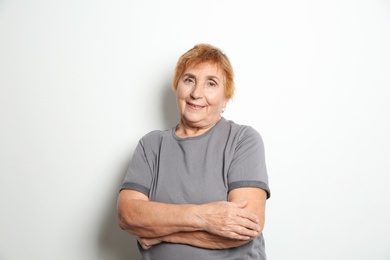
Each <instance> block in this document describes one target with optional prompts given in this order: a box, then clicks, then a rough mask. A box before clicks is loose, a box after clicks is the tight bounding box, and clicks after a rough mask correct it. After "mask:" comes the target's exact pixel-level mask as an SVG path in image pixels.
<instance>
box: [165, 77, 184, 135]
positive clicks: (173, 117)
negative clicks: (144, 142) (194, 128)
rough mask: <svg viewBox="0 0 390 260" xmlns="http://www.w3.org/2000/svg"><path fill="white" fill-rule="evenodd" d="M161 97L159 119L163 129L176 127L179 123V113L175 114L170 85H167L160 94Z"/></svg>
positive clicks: (174, 99)
mask: <svg viewBox="0 0 390 260" xmlns="http://www.w3.org/2000/svg"><path fill="white" fill-rule="evenodd" d="M161 96H162V103H161V104H162V107H161V112H162V114H161V117H162V118H163V119H164V120H163V123H164V125H163V127H164V129H168V128H171V127H173V126H176V125H177V124H178V123H179V122H180V117H179V113H178V112H177V105H176V95H175V92H173V90H172V88H171V84H170V83H167V84H166V85H165V87H164V88H163V91H162V93H161Z"/></svg>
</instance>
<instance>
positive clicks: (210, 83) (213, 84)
mask: <svg viewBox="0 0 390 260" xmlns="http://www.w3.org/2000/svg"><path fill="white" fill-rule="evenodd" d="M207 85H208V86H209V87H215V86H217V84H215V82H214V81H209V82H208V84H207Z"/></svg>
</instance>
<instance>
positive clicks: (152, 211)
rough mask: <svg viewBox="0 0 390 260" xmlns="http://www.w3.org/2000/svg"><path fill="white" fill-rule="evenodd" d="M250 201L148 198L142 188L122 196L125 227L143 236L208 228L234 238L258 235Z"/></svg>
mask: <svg viewBox="0 0 390 260" xmlns="http://www.w3.org/2000/svg"><path fill="white" fill-rule="evenodd" d="M246 204H247V203H246V202H227V201H220V202H212V203H207V204H202V205H190V204H165V203H159V202H152V201H148V198H147V197H146V196H145V195H144V194H142V193H139V192H136V191H130V190H124V191H122V192H121V194H120V195H119V199H118V221H119V225H120V226H121V228H122V229H125V230H127V231H128V232H129V233H131V234H133V235H136V236H138V237H143V238H156V237H163V236H167V235H171V234H174V233H179V232H193V231H206V232H208V233H211V234H214V235H217V236H221V237H226V238H230V239H236V240H237V239H238V240H247V239H250V238H253V237H256V236H257V235H258V232H259V231H260V226H259V225H258V221H259V219H258V216H256V215H255V214H253V213H251V212H249V211H247V210H244V209H243V208H244V207H245V206H246Z"/></svg>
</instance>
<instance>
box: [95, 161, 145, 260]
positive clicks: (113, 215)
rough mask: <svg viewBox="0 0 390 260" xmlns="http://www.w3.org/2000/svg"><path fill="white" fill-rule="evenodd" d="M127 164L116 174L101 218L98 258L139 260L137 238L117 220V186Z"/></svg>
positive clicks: (103, 259) (120, 182)
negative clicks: (116, 177) (104, 213)
mask: <svg viewBox="0 0 390 260" xmlns="http://www.w3.org/2000/svg"><path fill="white" fill-rule="evenodd" d="M128 166H129V164H128V163H127V164H126V165H123V167H122V169H123V170H122V171H121V172H122V174H118V175H117V176H118V180H117V181H116V182H115V183H116V184H117V185H115V187H113V188H112V193H111V194H112V197H111V198H110V200H109V201H110V203H109V205H108V207H106V216H105V217H104V219H103V224H102V227H101V232H100V234H99V249H98V251H99V258H98V259H100V260H130V259H131V260H140V259H141V255H140V253H139V252H138V248H137V238H136V237H135V236H133V235H131V234H129V233H127V232H126V231H124V230H122V229H121V228H120V227H119V225H118V221H117V216H118V214H117V209H116V201H117V198H118V194H119V193H118V192H119V187H120V185H121V184H122V181H123V179H124V177H125V174H126V171H127V168H128Z"/></svg>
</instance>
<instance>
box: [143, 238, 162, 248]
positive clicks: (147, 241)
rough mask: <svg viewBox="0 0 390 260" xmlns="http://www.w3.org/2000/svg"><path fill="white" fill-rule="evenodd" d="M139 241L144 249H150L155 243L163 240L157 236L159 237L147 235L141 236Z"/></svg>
mask: <svg viewBox="0 0 390 260" xmlns="http://www.w3.org/2000/svg"><path fill="white" fill-rule="evenodd" d="M137 240H138V242H139V243H140V245H141V246H142V248H143V249H145V250H148V249H149V248H151V247H152V246H154V245H157V244H160V243H161V242H162V241H161V240H160V239H159V238H158V237H157V238H154V237H152V238H146V237H139V238H138V239H137Z"/></svg>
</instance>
